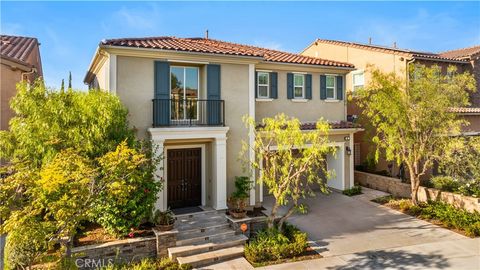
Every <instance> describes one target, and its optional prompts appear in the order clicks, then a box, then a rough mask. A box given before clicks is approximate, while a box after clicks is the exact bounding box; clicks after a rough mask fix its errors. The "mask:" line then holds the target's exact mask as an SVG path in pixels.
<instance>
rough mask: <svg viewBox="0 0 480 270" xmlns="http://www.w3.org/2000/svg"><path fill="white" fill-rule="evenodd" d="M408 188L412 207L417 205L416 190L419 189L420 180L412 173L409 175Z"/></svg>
mask: <svg viewBox="0 0 480 270" xmlns="http://www.w3.org/2000/svg"><path fill="white" fill-rule="evenodd" d="M410 187H411V193H412V194H411V196H412V203H413V204H414V205H418V188H419V187H420V178H419V177H418V175H415V174H414V173H410Z"/></svg>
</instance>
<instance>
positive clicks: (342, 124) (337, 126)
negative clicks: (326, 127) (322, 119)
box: [300, 121, 361, 130]
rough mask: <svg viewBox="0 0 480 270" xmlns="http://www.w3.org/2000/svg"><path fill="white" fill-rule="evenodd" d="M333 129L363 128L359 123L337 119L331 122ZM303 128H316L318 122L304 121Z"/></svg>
mask: <svg viewBox="0 0 480 270" xmlns="http://www.w3.org/2000/svg"><path fill="white" fill-rule="evenodd" d="M329 124H330V128H331V129H346V128H361V126H360V125H359V124H356V123H352V122H347V121H337V122H329ZM300 128H301V129H302V130H314V129H316V128H317V124H316V123H302V126H301V127H300Z"/></svg>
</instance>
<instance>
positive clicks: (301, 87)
mask: <svg viewBox="0 0 480 270" xmlns="http://www.w3.org/2000/svg"><path fill="white" fill-rule="evenodd" d="M293 98H305V75H303V74H293Z"/></svg>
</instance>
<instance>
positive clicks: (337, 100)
mask: <svg viewBox="0 0 480 270" xmlns="http://www.w3.org/2000/svg"><path fill="white" fill-rule="evenodd" d="M323 101H324V102H327V103H338V102H340V101H341V100H339V99H333V98H331V99H324V100H323Z"/></svg>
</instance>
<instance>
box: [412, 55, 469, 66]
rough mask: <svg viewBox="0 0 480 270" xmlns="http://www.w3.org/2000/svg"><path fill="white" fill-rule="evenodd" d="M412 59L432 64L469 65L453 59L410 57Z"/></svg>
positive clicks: (466, 62)
mask: <svg viewBox="0 0 480 270" xmlns="http://www.w3.org/2000/svg"><path fill="white" fill-rule="evenodd" d="M412 57H413V58H414V59H418V60H425V61H433V62H446V63H456V64H469V62H468V61H465V60H455V59H439V58H430V57H422V56H417V55H412Z"/></svg>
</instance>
